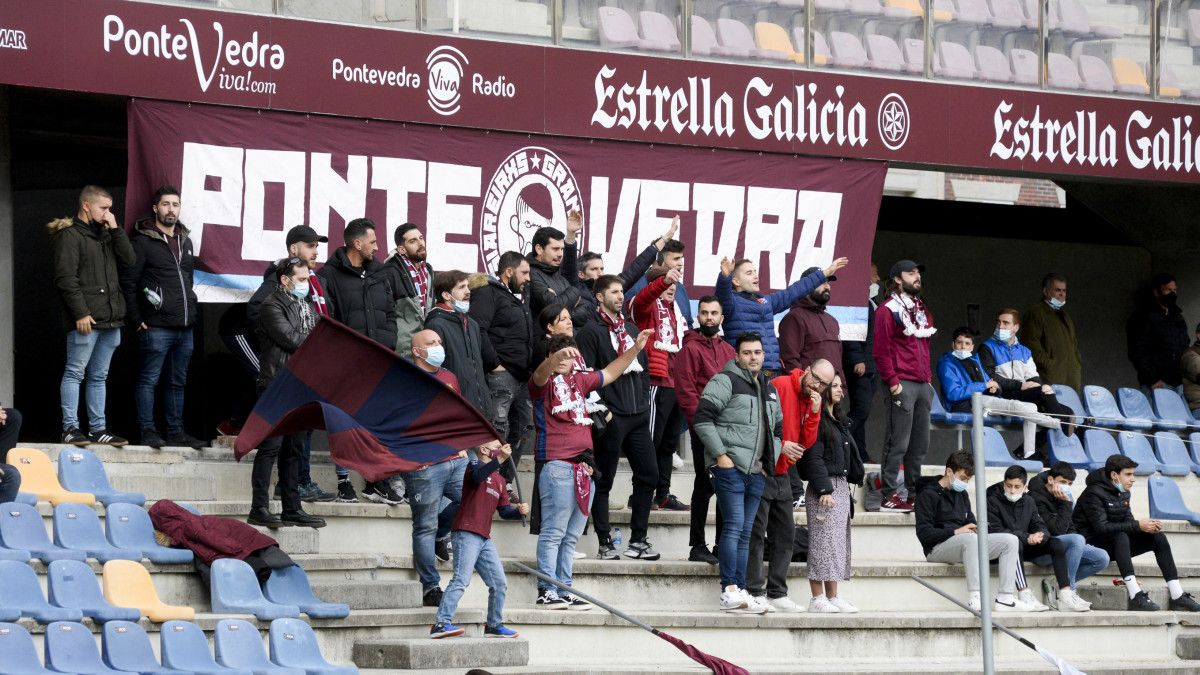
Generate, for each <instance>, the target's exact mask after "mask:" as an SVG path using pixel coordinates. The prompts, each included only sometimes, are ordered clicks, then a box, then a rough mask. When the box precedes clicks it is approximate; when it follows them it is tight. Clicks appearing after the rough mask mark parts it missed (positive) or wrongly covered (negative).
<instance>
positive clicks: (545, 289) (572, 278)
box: [526, 210, 591, 328]
mask: <svg viewBox="0 0 1200 675" xmlns="http://www.w3.org/2000/svg"><path fill="white" fill-rule="evenodd" d="M582 229H583V216H581V215H580V214H579V211H574V210H573V211H571V212H570V213H568V214H567V233H566V234H565V235H564V234H563V232H562V230H559V229H556V228H553V227H540V228H538V230H537V232H534V233H533V250H532V251H530V252H529V255H528V256H526V258H527V259H528V260H529V312H530V316H537V315H538V314H540V313H541V311H542V310H543V309H545V308H546V306H547V305H551V304H555V303H557V304H561V305H564V306H565V307H566V308H567V311H568V312H570V314H571V322H572V323H574V324H575V327H576V328H579V327H580V326H582V325H584V324H585V323H587V321H588V320H589V319H590V317H591V311H590V309H591V306H590V305H589V304H588V302H587V300H586V299H585V298H584V297H583V293H582V292H581V291H580V286H579V280H578V278H577V277H576V271H575V269H576V268H575V265H576V262H577V259H578V256H579V248H578V244H577V242H576V241H575V238H576V237H577V236H578V235H579V231H580V230H582Z"/></svg>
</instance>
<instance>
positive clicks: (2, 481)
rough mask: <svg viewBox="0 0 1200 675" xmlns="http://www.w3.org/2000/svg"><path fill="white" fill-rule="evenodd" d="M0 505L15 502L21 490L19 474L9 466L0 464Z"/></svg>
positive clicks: (13, 467) (14, 468)
mask: <svg viewBox="0 0 1200 675" xmlns="http://www.w3.org/2000/svg"><path fill="white" fill-rule="evenodd" d="M0 473H3V475H0V504H6V503H8V502H11V501H16V499H17V492H18V491H19V490H20V488H21V474H20V473H19V472H18V471H17V467H15V466H13V465H11V464H0Z"/></svg>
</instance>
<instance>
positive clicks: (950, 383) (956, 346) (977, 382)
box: [937, 328, 1059, 457]
mask: <svg viewBox="0 0 1200 675" xmlns="http://www.w3.org/2000/svg"><path fill="white" fill-rule="evenodd" d="M952 339H953V342H952V343H951V348H952V350H951V351H949V352H946V353H945V354H942V358H940V359H938V364H937V371H938V381H940V382H941V383H942V398H943V399H944V400H945V401H946V409H947V410H949V411H951V412H967V413H969V412H971V395H972V394H974V393H975V392H979V393H980V394H983V407H984V410H985V411H987V412H989V413H992V412H994V413H1012V414H1015V415H1020V416H1021V418H1022V419H1024V420H1025V422H1024V425H1023V426H1024V432H1025V435H1024V444H1023V445H1022V446H1021V447H1022V449H1023V452H1022V454H1023V456H1025V457H1031V456H1033V455H1034V454H1035V448H1036V446H1037V443H1036V440H1037V439H1036V433H1037V427H1038V426H1039V425H1040V426H1043V427H1047V428H1049V429H1057V428H1059V421H1058V420H1056V419H1054V418H1053V417H1049V416H1047V415H1042V414H1040V413H1038V409H1037V406H1036V405H1034V404H1033V403H1026V402H1024V401H1017V400H1014V399H1007V398H1002V397H1001V395H1000V385H999V383H997V382H996V381H995V380H993V379H991V378H990V377H989V376H988V374H987V372H986V371H985V370H984V368H983V363H982V362H981V361H980V360H979V355H977V354H975V337H974V336H973V335H971V331H970V329H968V328H955V329H954V337H953V338H952Z"/></svg>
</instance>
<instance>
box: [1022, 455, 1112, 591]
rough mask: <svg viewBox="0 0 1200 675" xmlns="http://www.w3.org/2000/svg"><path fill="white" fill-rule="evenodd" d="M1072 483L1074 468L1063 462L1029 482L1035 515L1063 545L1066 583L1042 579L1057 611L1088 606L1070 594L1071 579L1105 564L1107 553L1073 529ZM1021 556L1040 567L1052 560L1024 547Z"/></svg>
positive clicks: (1071, 587) (1081, 576) (1073, 504)
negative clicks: (1064, 549)
mask: <svg viewBox="0 0 1200 675" xmlns="http://www.w3.org/2000/svg"><path fill="white" fill-rule="evenodd" d="M1074 482H1075V467H1073V466H1071V465H1070V464H1067V463H1066V462H1055V463H1054V466H1051V467H1050V468H1049V469H1047V470H1045V471H1043V472H1042V473H1040V474H1038V475H1036V476H1034V477H1033V480H1030V481H1029V497H1030V498H1031V499H1033V502H1034V504H1037V508H1038V515H1039V516H1041V518H1042V522H1043V523H1045V524H1046V530H1047V531H1048V532H1049V533H1050V536H1051V537H1053V538H1054V539H1056V540H1059V541H1061V542H1062V543H1063V545H1064V546H1065V547H1066V560H1067V586H1065V587H1064V586H1062V580H1061V579H1058V580H1057V581H1058V582H1059V586H1058V588H1055V587H1054V585H1053V584H1052V583H1051V582H1050V580H1049V579H1047V580H1046V581H1045V582H1043V583H1044V588H1045V591H1046V604H1048V605H1050V606H1051V607H1054V608H1055V609H1058V610H1059V611H1072V612H1082V611H1085V609H1081V608H1082V607H1086V608H1087V609H1090V608H1091V606H1092V604H1091V603H1090V602H1087V601H1086V600H1084V599H1083V598H1081V597H1079V595H1078V594H1077V593H1074V591H1075V582H1077V581H1080V580H1083V579H1086V578H1088V577H1090V576H1092V575H1093V574H1096V573H1098V572H1100V571H1101V570H1103V569H1104V568H1105V567H1108V553H1107V552H1106V551H1104V549H1099V548H1096V547H1095V546H1092V545H1091V544H1088V543H1087V541H1086V540H1085V539H1084V538H1083V535H1082V534H1079V532H1078V531H1077V530H1076V529H1075V523H1074V521H1072V520H1071V512H1072V511H1073V510H1074V507H1075V503H1074V501H1073V500H1072V499H1071V484H1072V483H1074ZM1024 555H1025V559H1026V560H1029V561H1031V562H1033V563H1034V564H1037V565H1041V566H1043V567H1046V566H1047V565H1050V564H1052V563H1053V562H1054V560H1053V559H1052V557H1051V556H1050V554H1049V553H1040V554H1039V553H1035V554H1034V555H1029V551H1028V550H1026V551H1025V553H1024ZM1055 570H1056V571H1057V568H1055ZM1067 590H1070V591H1072V594H1071V596H1068V595H1067V594H1066V591H1067Z"/></svg>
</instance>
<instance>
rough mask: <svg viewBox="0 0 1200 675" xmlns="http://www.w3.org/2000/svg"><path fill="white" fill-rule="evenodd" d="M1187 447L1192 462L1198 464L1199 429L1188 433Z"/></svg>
mask: <svg viewBox="0 0 1200 675" xmlns="http://www.w3.org/2000/svg"><path fill="white" fill-rule="evenodd" d="M1187 449H1188V454H1189V455H1191V457H1192V464H1200V431H1193V432H1192V433H1190V434H1188V440H1187Z"/></svg>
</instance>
